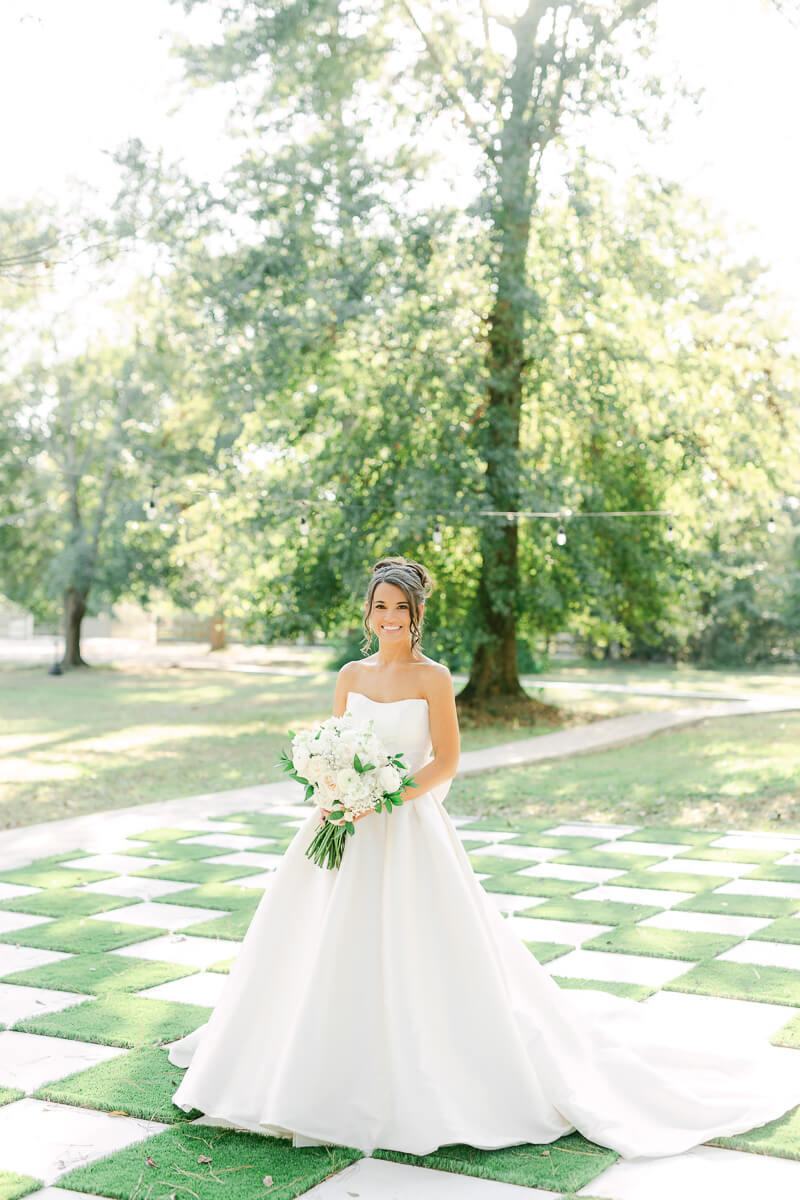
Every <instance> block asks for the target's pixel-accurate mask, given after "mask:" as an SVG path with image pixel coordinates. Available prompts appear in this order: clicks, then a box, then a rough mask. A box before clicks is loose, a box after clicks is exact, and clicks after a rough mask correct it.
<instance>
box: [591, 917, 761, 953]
mask: <svg viewBox="0 0 800 1200" xmlns="http://www.w3.org/2000/svg"><path fill="white" fill-rule="evenodd" d="M743 940H744V939H743V938H741V937H735V936H733V935H731V934H724V933H692V932H688V931H687V930H684V929H659V928H657V927H656V926H654V925H647V926H641V925H623V926H621V927H620V928H618V929H612V930H610V931H609V932H608V933H599V934H598V935H597V937H593V938H591V939H590V940H589V941H588V942H583V943H582V944H581V949H582V950H609V951H612V952H614V953H619V954H646V955H651V956H653V957H655V958H685V959H688V960H689V961H693V962H702V961H704V960H705V959H707V958H713V957H715V955H717V954H721V953H722V952H723V950H729V949H730V948H731V946H735V945H737V943H738V942H741V941H743Z"/></svg>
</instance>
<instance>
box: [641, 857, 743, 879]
mask: <svg viewBox="0 0 800 1200" xmlns="http://www.w3.org/2000/svg"><path fill="white" fill-rule="evenodd" d="M645 869H646V870H647V871H675V872H676V874H680V875H737V876H738V875H749V874H750V872H751V871H756V870H758V863H736V862H712V860H711V859H709V858H672V859H670V860H669V862H663V863H652V864H651V865H650V866H649V867H646V868H645Z"/></svg>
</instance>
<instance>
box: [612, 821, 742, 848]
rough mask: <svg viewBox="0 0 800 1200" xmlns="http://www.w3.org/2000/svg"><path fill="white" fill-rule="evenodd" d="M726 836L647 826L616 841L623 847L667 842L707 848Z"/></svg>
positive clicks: (668, 827) (719, 831)
mask: <svg viewBox="0 0 800 1200" xmlns="http://www.w3.org/2000/svg"><path fill="white" fill-rule="evenodd" d="M723 836H724V830H719V829H718V830H717V831H716V832H715V833H714V832H711V831H709V830H706V829H675V828H674V827H673V826H672V825H647V826H645V827H644V828H643V829H636V830H634V832H633V833H625V834H623V835H622V837H618V838H617V839H616V841H618V842H619V844H620V845H621V846H622V845H624V843H625V842H666V843H667V844H671V845H678V846H707V845H708V843H709V842H715V841H716V840H717V838H721V837H723Z"/></svg>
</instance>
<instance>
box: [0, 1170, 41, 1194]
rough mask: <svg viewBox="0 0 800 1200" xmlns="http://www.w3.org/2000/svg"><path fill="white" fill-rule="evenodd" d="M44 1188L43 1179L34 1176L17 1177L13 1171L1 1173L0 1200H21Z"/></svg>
mask: <svg viewBox="0 0 800 1200" xmlns="http://www.w3.org/2000/svg"><path fill="white" fill-rule="evenodd" d="M43 1187H44V1183H43V1182H42V1180H41V1179H34V1178H33V1176H32V1175H16V1174H15V1173H14V1172H13V1171H0V1200H19V1197H20V1196H28V1195H30V1193H31V1192H38V1191H39V1189H40V1188H43Z"/></svg>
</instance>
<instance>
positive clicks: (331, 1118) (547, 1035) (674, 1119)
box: [169, 692, 800, 1158]
mask: <svg viewBox="0 0 800 1200" xmlns="http://www.w3.org/2000/svg"><path fill="white" fill-rule="evenodd" d="M348 709H349V711H351V712H352V713H353V714H354V715H356V716H358V717H363V718H364V719H367V718H370V717H372V718H374V721H375V725H374V728H375V731H376V733H377V734H378V735H379V736H381V737H382V738H383V740H384V742H385V744H386V745H387V748H389V749H390V750H391V751H392V752H398V751H399V752H402V753H403V755H404V756H405V763H406V765H407V767H408V769H409V771H410V772H414V771H416V770H418V769H419V768H420V767H421V766H422V765H423V764H424V763H425V762H428V761H430V759H431V741H430V729H429V724H428V708H427V701H425V700H422V699H407V700H395V701H390V702H381V701H376V700H372V699H370V698H369V697H367V696H364V695H362V694H361V693H360V692H350V693H349V696H348ZM449 786H450V784H449V782H448V783H446V784H443V785H441V786H439V787H438V788H434V789H433V790H432V791H429V792H427V793H424V794H422V795H419V796H417V797H415V798H413V799H412V800H410V801H409V802H407V803H406V804H405V805H403V806H402V807H400V808H395V809H393V810H392V811H391V812H383V813H376V814H373V815H370V816H368V817H365V818H364V820H363V821H359V822H358V824H357V825H356V832H355V835H354V836H353V837H351V838H348V840H347V844H346V847H345V852H344V858H343V861H342V865H341V867H339V868H338V869H333V870H331V869H328V868H321V867H318V866H316V865H314V864H313V863H312V862H311V861H310V859H308V858H307V857H306V853H305V852H306V849H307V847H308V845H309V843H310V841H311V838H312V836H313V834H314V831H315V830H316V828H317V826H318V824H319V815H318V810H317V809H316V808H311V809H310V810H309V814H308V819H307V820H306V821H305V822H304V823H303V825H302V826H301V827H300V828H299V829H298V831H297V834H296V836H295V837H294V838H293V840H292V842H291V844H290V845H289V847H288V849H287V850H286V852H285V854H284V856H283V859H282V861H281V863H280V864H279V866H278V868H277V870H276V871H275V874H274V877H273V878H272V879H271V881H270V883H269V886H268V887H267V889H266V891H265V893H264V896H263V898H262V900H261V902H260V904H259V907H258V909H257V910H256V912H255V914H254V916H253V920H252V922H251V924H250V927H249V929H248V931H247V934H246V936H245V938H244V941H243V942H242V945H241V948H240V952H239V954H238V956H237V958H236V959H235V961H234V963H233V964H232V969H231V973H230V976H229V977H228V979H227V980H226V982H225V986H224V988H223V991H222V994H221V996H220V999H219V1002H218V1003H217V1005H216V1007H215V1008H214V1010H213V1012H212V1013H211V1016H210V1018H209V1020H208V1022H207V1023H206V1024H205V1025H202V1026H200V1027H199V1028H198V1029H196V1030H195V1031H194V1032H193V1033H190V1034H189V1035H188V1036H186V1037H183V1038H181V1039H179V1040H178V1041H175V1042H173V1043H171V1044H170V1046H169V1060H170V1062H171V1063H173V1064H174V1065H175V1066H178V1067H187V1066H188V1070H187V1071H186V1073H185V1075H184V1077H183V1079H182V1080H181V1083H180V1086H179V1087H178V1089H177V1091H176V1092H175V1094H174V1096H173V1100H174V1103H175V1104H177V1105H178V1106H180V1107H181V1108H182V1109H183V1110H184V1111H185V1112H188V1111H190V1110H191V1109H192V1108H196V1109H199V1110H200V1111H201V1112H202V1113H203V1114H204V1115H205V1116H206V1117H208V1118H211V1119H213V1120H214V1121H215V1123H217V1124H222V1125H230V1126H234V1127H236V1128H241V1129H250V1130H254V1131H256V1132H260V1133H264V1134H271V1135H277V1136H283V1137H291V1138H292V1142H293V1145H294V1146H307V1145H319V1144H322V1143H334V1144H339V1145H343V1146H351V1147H354V1148H357V1149H359V1150H361V1151H363V1152H364V1153H365V1154H370V1153H371V1152H372V1151H373V1150H375V1149H377V1148H383V1149H387V1150H401V1151H407V1152H409V1153H411V1154H419V1155H424V1154H428V1153H430V1152H431V1151H433V1150H436V1149H437V1148H438V1147H439V1146H442V1145H446V1144H450V1143H466V1144H467V1145H471V1146H474V1147H477V1148H480V1149H490V1148H494V1147H499V1146H511V1145H518V1144H521V1143H526V1142H528V1143H534V1144H537V1143H543V1142H552V1141H554V1140H555V1139H557V1138H559V1137H562V1136H563V1135H564V1134H567V1133H569V1132H571V1131H572V1130H574V1129H577V1130H579V1131H580V1133H582V1134H583V1135H584V1136H585V1137H587V1138H589V1139H590V1140H592V1141H594V1142H597V1143H599V1144H600V1145H603V1146H607V1147H609V1148H611V1149H613V1150H615V1151H617V1152H618V1153H619V1154H620V1155H621V1156H622V1157H623V1158H638V1157H651V1156H658V1155H668V1154H677V1153H680V1152H682V1151H685V1150H687V1149H689V1148H690V1147H692V1146H695V1145H698V1144H700V1143H701V1142H704V1141H706V1140H708V1139H710V1138H713V1137H716V1136H719V1135H730V1134H736V1133H742V1132H744V1131H746V1130H750V1129H753V1128H755V1127H757V1126H759V1125H762V1124H764V1123H765V1122H767V1121H769V1120H773V1119H774V1118H776V1117H780V1116H782V1115H783V1114H784V1113H786V1112H787V1111H788V1110H789V1109H791V1108H793V1107H794V1106H795V1105H796V1104H798V1103H800V1054H797V1060H796V1063H797V1065H792V1069H791V1070H790V1067H789V1065H787V1064H788V1063H791V1056H792V1055H794V1054H796V1053H797V1052H795V1051H779V1050H776V1048H774V1047H770V1046H769V1045H768V1044H767V1043H766V1042H761V1041H759V1042H756V1041H754V1040H751V1041H750V1042H747V1041H740V1042H739V1044H738V1045H737V1046H736V1047H732V1046H731V1045H730V1044H729V1041H725V1042H724V1043H723V1036H722V1033H720V1036H719V1038H711V1039H709V1035H708V1030H704V1031H703V1033H702V1035H700V1034H699V1033H698V1034H697V1035H694V1034H693V1033H692V1032H691V1031H690V1032H687V1030H686V1029H685V1028H683V1029H680V1030H679V1029H678V1028H677V1026H675V1027H673V1028H670V1027H669V1026H668V1025H666V1024H665V1022H664V1020H663V1018H662V1017H661V1016H657V1015H656V1013H655V1012H654V1011H653V1010H652V1009H648V1007H647V1005H646V1004H642V1003H637V1002H636V1001H633V1000H628V999H622V998H620V997H617V996H613V995H610V994H608V993H606V992H602V991H599V990H595V989H592V990H586V991H582V990H577V989H567V988H561V987H560V986H559V985H558V984H557V983H556V982H555V981H554V980H553V979H552V978H551V976H550V975H549V973H548V972H547V970H546V969H545V968H544V967H543V966H541V965H540V963H538V962H537V960H536V959H535V958H534V956H533V955H532V953H531V952H530V950H529V949H528V948H527V946H526V945H525V943H524V942H523V941H522V940H521V939H520V938H519V937H518V936H517V935H516V933H515V932H514V930H513V929H512V927H511V926H510V925H509V923H508V921H507V920H506V919H505V918H504V917H503V916H501V914H500V912H499V911H498V910H497V909H496V908H495V907H494V905H493V904H492V902H491V900H490V899H489V897H488V895H487V893H486V892H485V891H484V889H483V887H482V886H481V884H480V881H479V880H478V878H477V876H476V875H475V873H474V871H473V869H472V866H471V864H470V861H469V858H468V856H467V853H466V851H465V850H464V848H463V846H462V844H461V841H460V839H459V837H458V836H457V834H456V831H455V827H454V826H453V824H452V822H451V820H450V818H449V816H448V814H447V812H446V810H445V809H444V807H443V804H442V802H443V800H444V798H445V796H446V795H447V792H448V790H449Z"/></svg>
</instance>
